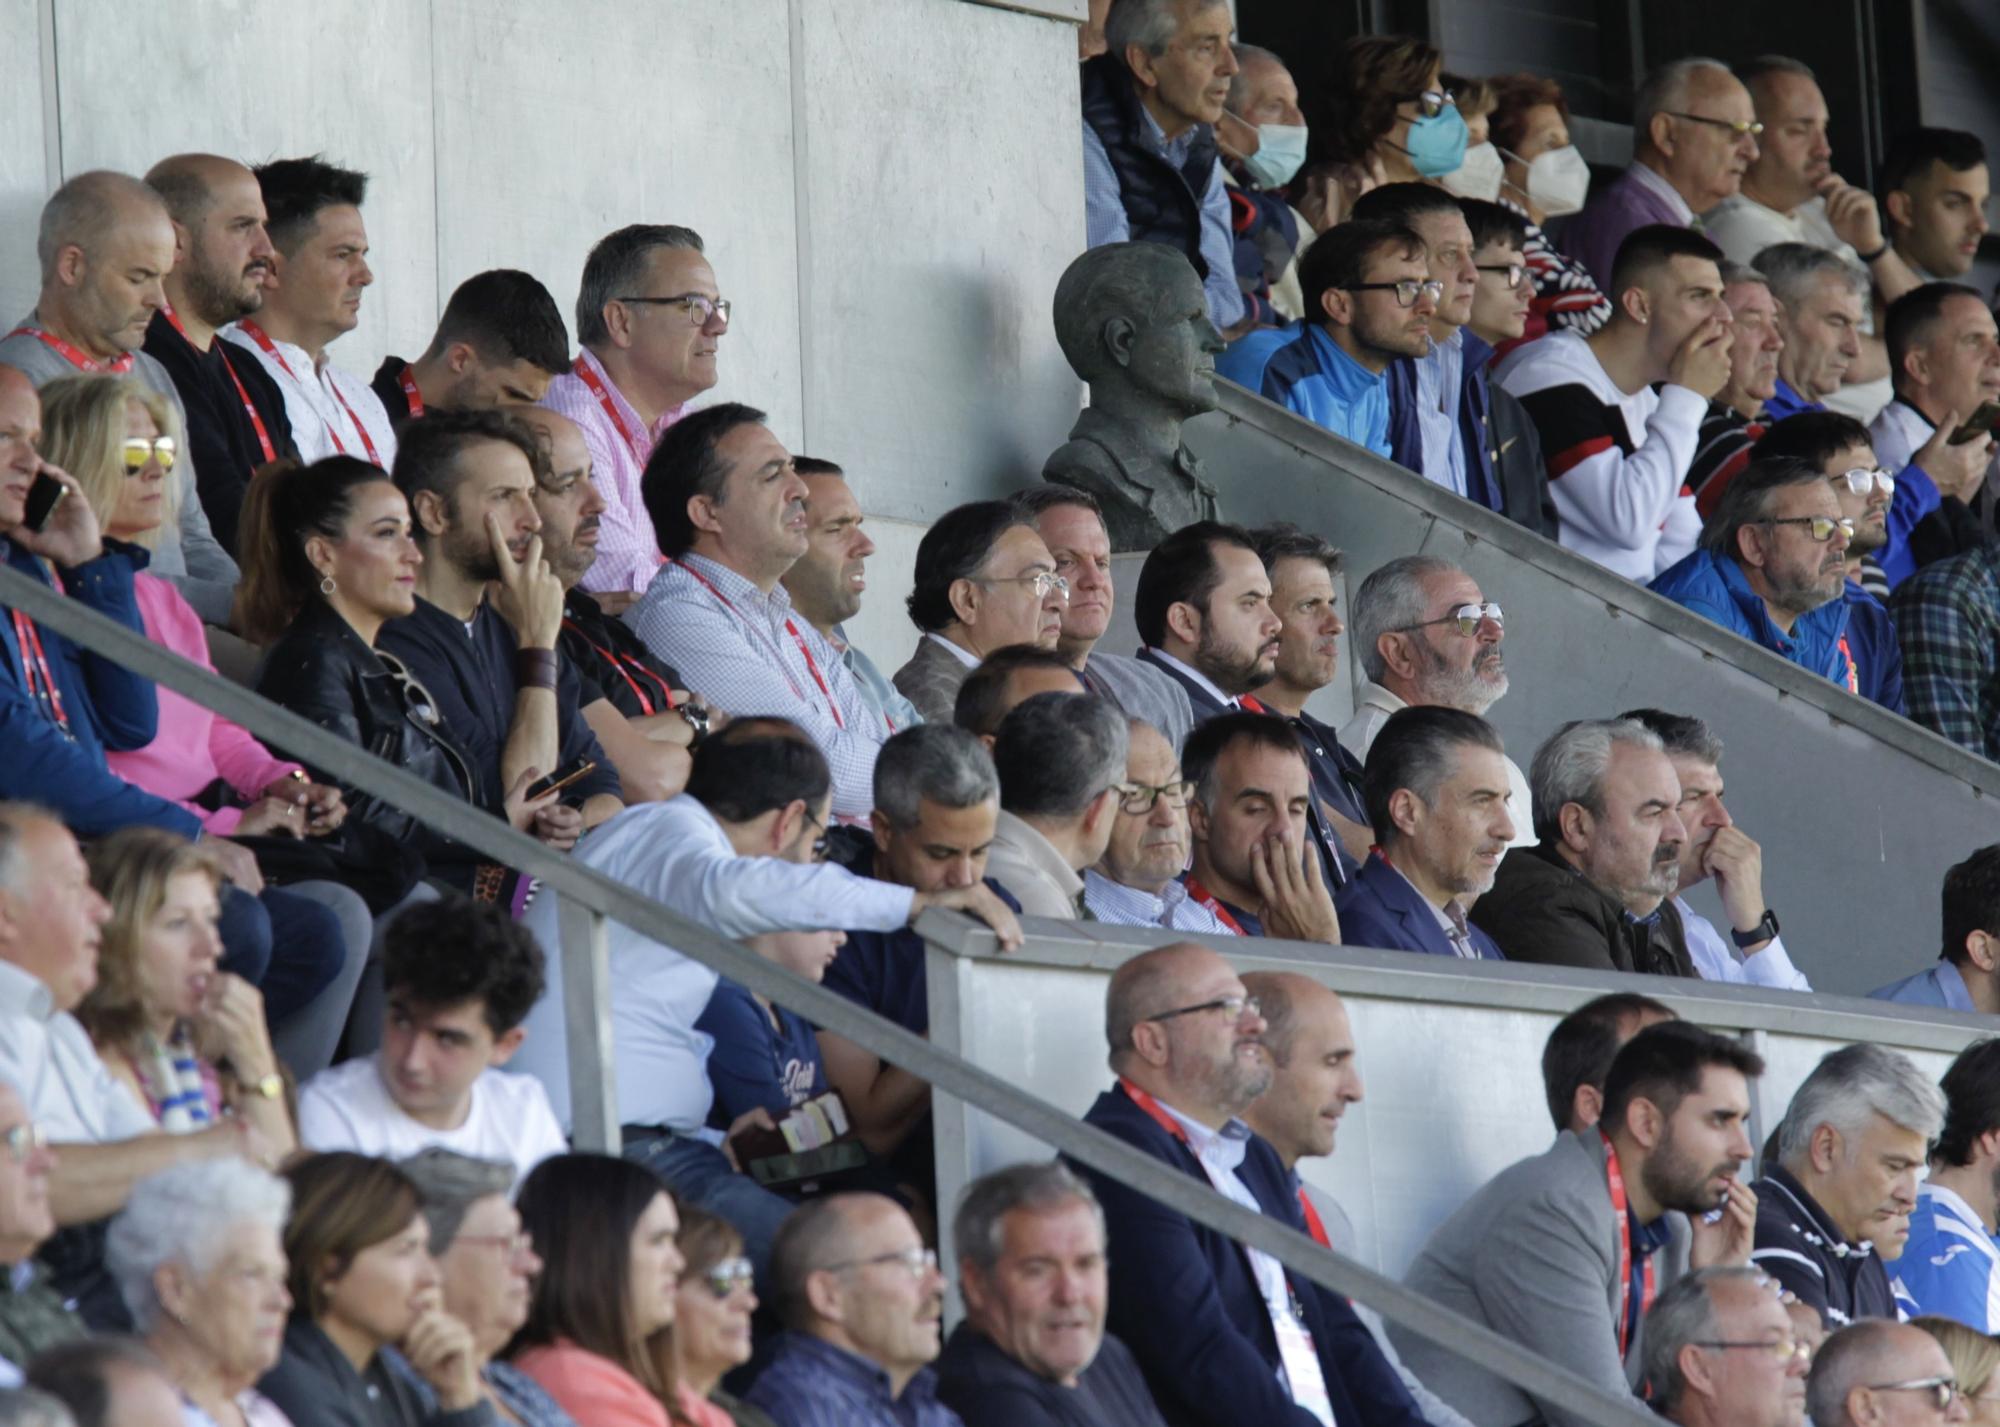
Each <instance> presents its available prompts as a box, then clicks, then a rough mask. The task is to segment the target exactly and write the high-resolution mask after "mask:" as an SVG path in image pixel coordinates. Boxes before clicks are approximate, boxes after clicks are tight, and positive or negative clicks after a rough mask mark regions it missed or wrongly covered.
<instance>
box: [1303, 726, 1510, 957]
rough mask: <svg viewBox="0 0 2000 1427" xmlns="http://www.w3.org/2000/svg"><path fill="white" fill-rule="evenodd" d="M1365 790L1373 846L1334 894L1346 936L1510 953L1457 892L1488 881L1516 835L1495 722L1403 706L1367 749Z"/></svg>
mask: <svg viewBox="0 0 2000 1427" xmlns="http://www.w3.org/2000/svg"><path fill="white" fill-rule="evenodd" d="M1361 796H1362V801H1363V802H1364V803H1365V804H1366V806H1367V809H1368V822H1369V825H1370V826H1371V827H1372V828H1373V829H1374V832H1375V850H1374V852H1373V853H1371V854H1370V856H1369V858H1368V861H1367V862H1366V863H1364V864H1363V865H1362V868H1361V870H1360V872H1358V873H1356V874H1355V877H1354V880H1353V881H1351V882H1349V883H1348V884H1347V885H1346V886H1345V887H1342V888H1341V889H1340V891H1339V892H1338V893H1337V894H1336V895H1335V897H1334V909H1335V910H1336V911H1337V912H1339V914H1340V926H1341V934H1342V938H1343V939H1344V940H1345V941H1346V942H1347V944H1348V945H1350V946H1378V947H1383V948H1386V949H1388V950H1391V951H1422V952H1428V953H1430V954H1431V955H1433V956H1459V957H1465V958H1467V959H1470V960H1485V961H1501V960H1504V959H1505V958H1504V957H1502V956H1501V954H1500V948H1499V946H1497V945H1496V944H1495V943H1494V941H1493V938H1492V937H1490V936H1488V935H1487V934H1486V933H1485V932H1483V931H1481V930H1480V929H1479V928H1478V927H1476V926H1473V925H1472V924H1471V923H1470V922H1468V921H1467V920H1466V919H1465V903H1464V902H1463V901H1462V900H1460V899H1461V898H1466V897H1477V896H1479V895H1480V894H1481V893H1483V892H1486V891H1489V890H1491V889H1492V886H1493V876H1494V874H1495V873H1496V872H1498V871H1499V870H1500V859H1501V858H1503V857H1505V856H1506V855H1507V845H1508V844H1509V843H1510V842H1511V841H1512V840H1513V837H1514V811H1513V809H1511V808H1510V807H1509V806H1508V805H1509V803H1510V802H1511V801H1512V798H1511V797H1510V795H1509V793H1508V782H1507V759H1506V755H1505V750H1503V749H1502V747H1501V746H1500V735H1499V734H1497V733H1495V732H1494V731H1493V726H1492V725H1491V724H1489V723H1488V722H1487V721H1486V720H1485V719H1483V718H1481V717H1480V716H1479V715H1478V714H1469V713H1466V712H1464V711H1463V710H1460V709H1454V708H1446V707H1444V706H1443V705H1441V704H1423V705H1413V706H1412V707H1409V708H1403V709H1398V710H1397V711H1396V712H1395V713H1393V714H1391V715H1390V716H1389V721H1388V722H1387V723H1385V724H1383V725H1382V731H1381V732H1380V733H1378V734H1376V735H1375V742H1374V744H1373V745H1372V746H1371V747H1370V748H1369V750H1368V763H1367V766H1366V767H1365V768H1364V769H1363V770H1362V775H1361ZM1521 814H1522V816H1525V815H1526V810H1525V809H1523V810H1521Z"/></svg>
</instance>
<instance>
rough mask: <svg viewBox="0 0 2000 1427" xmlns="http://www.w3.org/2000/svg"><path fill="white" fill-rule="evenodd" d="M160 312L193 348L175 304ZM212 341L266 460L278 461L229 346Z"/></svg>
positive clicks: (261, 417)
mask: <svg viewBox="0 0 2000 1427" xmlns="http://www.w3.org/2000/svg"><path fill="white" fill-rule="evenodd" d="M160 311H161V313H162V314H163V315H164V316H165V317H166V319H167V321H169V322H171V323H172V324H173V327H174V331H176V332H178V333H180V334H181V340H183V341H186V342H187V344H188V345H189V346H190V347H192V346H193V345H194V343H193V342H192V341H189V340H188V329H187V328H186V327H184V326H182V325H181V316H180V314H179V313H178V312H176V311H174V309H173V304H172V303H169V304H168V305H167V306H165V307H162V308H161V309H160ZM211 341H212V342H213V343H214V347H215V352H216V355H217V356H219V357H221V358H222V369H223V370H224V371H226V372H228V373H229V379H230V380H231V381H232V382H235V383H236V395H237V396H239V397H241V398H242V400H243V413H244V415H246V416H248V417H249V418H250V425H251V426H252V427H253V428H254V429H255V430H256V432H257V444H258V445H259V446H261V447H263V449H264V459H265V460H267V461H275V460H277V459H278V448H277V446H276V445H274V444H273V443H272V441H271V433H270V432H269V431H266V430H265V429H264V418H263V416H262V415H261V414H259V412H258V410H257V404H256V403H255V402H253V401H251V400H250V393H249V391H248V390H247V389H246V388H245V387H244V385H243V378H241V377H239V376H237V375H236V363H234V362H232V361H230V360H229V344H228V343H227V342H224V341H221V340H219V339H211Z"/></svg>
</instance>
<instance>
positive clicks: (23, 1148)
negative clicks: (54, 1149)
mask: <svg viewBox="0 0 2000 1427" xmlns="http://www.w3.org/2000/svg"><path fill="white" fill-rule="evenodd" d="M0 1140H4V1141H5V1142H6V1145H7V1153H8V1154H9V1155H11V1156H12V1157H13V1160H14V1163H16V1164H26V1163H27V1162H28V1161H29V1160H31V1159H33V1158H34V1157H35V1151H36V1150H40V1149H47V1148H48V1143H49V1137H48V1136H47V1135H46V1134H44V1133H43V1132H42V1127H41V1126H40V1125H38V1124H36V1123H35V1122H34V1121H33V1120H28V1121H24V1122H23V1123H21V1124H18V1125H16V1126H14V1128H13V1129H11V1130H9V1131H7V1133H6V1134H5V1135H0Z"/></svg>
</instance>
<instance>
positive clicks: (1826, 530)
mask: <svg viewBox="0 0 2000 1427" xmlns="http://www.w3.org/2000/svg"><path fill="white" fill-rule="evenodd" d="M1757 524H1759V525H1803V526H1805V527H1806V529H1807V531H1808V533H1809V534H1810V535H1811V536H1812V541H1813V544H1815V545H1824V544H1826V542H1827V541H1829V540H1831V539H1833V532H1834V531H1836V530H1838V531H1839V532H1840V533H1841V534H1842V535H1845V536H1847V537H1848V538H1849V539H1852V538H1853V536H1854V522H1853V521H1851V520H1849V519H1848V518H1847V517H1846V516H1844V515H1843V516H1841V517H1840V519H1838V520H1835V519H1834V518H1833V517H1832V516H1830V515H1787V516H1783V517H1778V516H1773V517H1772V518H1771V519H1769V520H1760V521H1758V522H1757Z"/></svg>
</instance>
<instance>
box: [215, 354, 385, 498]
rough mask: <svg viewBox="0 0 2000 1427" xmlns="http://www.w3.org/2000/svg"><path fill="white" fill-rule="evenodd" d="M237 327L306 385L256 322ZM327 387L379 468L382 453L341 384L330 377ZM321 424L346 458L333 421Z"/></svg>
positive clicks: (286, 372) (296, 379)
mask: <svg viewBox="0 0 2000 1427" xmlns="http://www.w3.org/2000/svg"><path fill="white" fill-rule="evenodd" d="M236 325H237V326H238V327H240V328H242V329H243V332H244V334H245V335H246V336H248V337H249V339H250V340H251V341H253V342H255V343H256V344H257V345H258V347H260V348H261V349H262V350H263V353H264V355H265V356H267V357H269V358H270V359H271V360H272V361H274V362H276V363H277V364H278V367H279V369H280V370H281V371H283V372H284V374H285V375H286V376H288V377H290V378H291V379H292V381H293V382H294V383H295V384H296V385H298V386H304V385H305V381H304V379H303V378H302V377H300V376H299V374H298V373H297V372H295V371H293V370H292V364H291V363H290V362H288V361H286V360H285V354H284V353H283V352H281V351H279V350H278V347H277V344H276V343H275V342H273V341H272V340H271V338H270V336H269V335H268V334H267V333H266V332H265V331H264V329H263V328H262V327H259V326H258V325H257V324H256V323H255V322H252V321H251V320H250V319H249V318H247V317H246V318H244V319H243V320H242V321H241V322H238V323H237V324H236ZM317 377H318V374H317V373H315V374H314V378H315V380H317ZM326 385H327V387H328V389H329V390H331V391H332V392H333V399H334V400H335V401H337V402H339V403H340V405H341V409H342V410H343V411H345V412H346V413H347V419H348V420H349V421H351V422H353V423H354V429H355V431H356V432H357V433H358V434H359V435H360V437H361V444H362V445H363V446H366V447H367V448H368V459H369V460H370V461H372V462H374V463H375V464H376V465H378V466H379V465H381V464H382V457H381V455H380V453H378V452H377V451H376V449H375V443H374V442H373V441H371V440H370V439H369V438H368V428H367V427H366V426H363V425H362V424H361V418H360V417H358V416H356V415H355V414H354V408H353V407H351V406H349V405H348V404H347V398H346V397H344V396H342V395H341V394H340V384H339V383H338V382H336V381H334V380H333V378H331V377H328V378H327V381H326ZM320 422H321V424H322V425H324V426H325V427H326V434H327V435H329V436H331V437H332V438H333V447H334V449H335V450H336V451H338V452H340V454H341V455H343V456H345V455H346V454H347V443H346V442H345V441H343V440H341V439H340V432H338V431H337V430H335V429H334V425H333V423H332V422H331V421H328V420H327V419H326V418H325V417H321V418H320Z"/></svg>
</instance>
